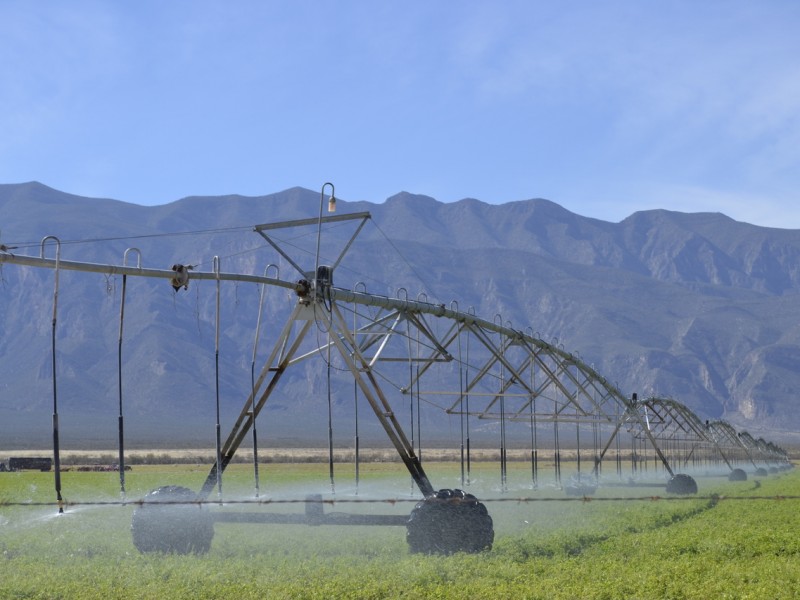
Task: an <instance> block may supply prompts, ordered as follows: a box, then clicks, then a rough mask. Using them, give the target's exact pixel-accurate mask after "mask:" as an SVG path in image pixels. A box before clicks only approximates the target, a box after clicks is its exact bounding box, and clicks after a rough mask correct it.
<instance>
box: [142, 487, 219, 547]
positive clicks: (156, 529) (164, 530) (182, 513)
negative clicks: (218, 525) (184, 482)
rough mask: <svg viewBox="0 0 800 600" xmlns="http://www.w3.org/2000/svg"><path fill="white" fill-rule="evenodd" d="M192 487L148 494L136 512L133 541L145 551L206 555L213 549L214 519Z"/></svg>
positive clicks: (170, 488)
mask: <svg viewBox="0 0 800 600" xmlns="http://www.w3.org/2000/svg"><path fill="white" fill-rule="evenodd" d="M194 502H197V494H195V493H194V492H193V491H192V490H190V489H188V488H185V487H180V486H175V485H168V486H163V487H160V488H158V489H155V490H153V491H151V492H149V493H148V494H147V495H145V497H144V499H143V504H142V506H140V507H139V508H137V509H136V510H135V511H134V513H133V520H132V521H131V533H132V534H133V544H134V546H136V548H137V549H138V550H139V552H141V553H142V554H146V553H149V552H162V553H169V554H205V553H206V552H208V550H209V549H210V548H211V540H212V539H213V537H214V522H213V520H212V519H211V515H209V514H208V513H207V512H206V511H204V510H203V508H202V506H200V505H196V506H195V505H193V504H192V503H194Z"/></svg>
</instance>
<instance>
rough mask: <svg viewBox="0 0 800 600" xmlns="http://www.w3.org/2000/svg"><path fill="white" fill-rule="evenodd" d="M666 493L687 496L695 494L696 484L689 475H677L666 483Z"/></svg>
mask: <svg viewBox="0 0 800 600" xmlns="http://www.w3.org/2000/svg"><path fill="white" fill-rule="evenodd" d="M667 493H668V494H678V495H680V496H689V495H691V494H696V493H697V482H696V481H695V480H694V479H693V478H692V477H690V476H689V475H684V474H683V473H678V474H677V475H675V476H674V477H672V478H671V479H670V480H669V481H668V482H667Z"/></svg>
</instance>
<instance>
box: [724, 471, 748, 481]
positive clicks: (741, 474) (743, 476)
mask: <svg viewBox="0 0 800 600" xmlns="http://www.w3.org/2000/svg"><path fill="white" fill-rule="evenodd" d="M728 481H747V473H746V472H745V470H744V469H734V470H733V471H731V472H730V473H729V474H728Z"/></svg>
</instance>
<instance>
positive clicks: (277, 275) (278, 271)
mask: <svg viewBox="0 0 800 600" xmlns="http://www.w3.org/2000/svg"><path fill="white" fill-rule="evenodd" d="M270 269H275V279H280V278H281V268H280V267H279V266H278V265H276V264H275V263H269V264H268V265H267V266H266V267H265V268H264V277H269V270H270Z"/></svg>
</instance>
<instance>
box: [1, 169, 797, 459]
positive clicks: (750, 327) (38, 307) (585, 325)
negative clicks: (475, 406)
mask: <svg viewBox="0 0 800 600" xmlns="http://www.w3.org/2000/svg"><path fill="white" fill-rule="evenodd" d="M319 201H320V196H319V193H318V192H314V191H310V190H305V189H301V188H294V189H290V190H286V191H283V192H280V193H275V194H270V195H266V196H263V197H258V198H252V197H241V196H226V197H191V198H184V199H182V200H179V201H176V202H173V203H170V204H166V205H162V206H154V207H143V206H137V205H131V204H126V203H123V202H119V201H115V200H110V199H92V198H83V197H78V196H73V195H70V194H66V193H63V192H60V191H56V190H53V189H50V188H48V187H46V186H44V185H41V184H38V183H27V184H18V185H0V243H4V244H7V245H14V246H18V248H17V249H14V250H11V251H12V252H16V253H20V254H31V255H39V254H40V252H42V248H41V245H40V242H41V240H42V238H43V237H44V236H46V235H56V236H58V238H59V239H60V240H61V257H62V258H63V259H65V260H78V261H85V262H103V263H106V262H109V263H114V264H122V260H123V258H122V257H123V253H124V252H125V250H126V248H129V247H136V248H137V249H139V250H140V252H141V257H142V265H143V266H145V267H151V268H169V267H170V265H172V264H174V263H183V264H192V265H196V269H197V270H201V271H210V270H211V269H212V260H213V257H214V256H219V257H220V263H221V267H222V270H223V271H230V272H242V273H253V274H261V273H263V271H264V269H265V267H266V266H267V264H269V263H278V264H280V268H281V276H282V277H283V278H285V279H291V278H293V277H295V275H296V274H293V273H292V269H291V267H290V266H289V265H288V264H286V262H285V261H282V260H281V259H280V257H279V256H277V254H276V253H275V252H274V251H273V250H272V249H271V248H269V246H268V245H266V244H265V242H264V240H263V239H262V238H260V237H259V236H258V235H257V234H255V233H253V231H252V227H253V225H255V224H258V223H267V222H273V221H280V220H287V219H300V218H311V217H314V216H315V215H316V214H317V212H318V209H319ZM338 210H339V211H340V212H354V211H369V212H370V213H371V214H372V219H371V221H370V222H369V223H368V224H367V226H366V227H365V228H364V230H363V232H362V233H361V235H360V236H359V237H358V239H357V241H356V242H355V243H354V245H353V247H352V249H351V250H350V252H349V253H348V257H347V259H346V260H345V261H344V262H343V263H342V265H341V267H339V268H338V269H337V271H336V273H335V282H334V283H335V284H336V285H337V286H342V287H353V286H355V285H357V284H358V285H359V286H362V287H366V288H367V289H368V290H369V291H370V292H371V293H377V294H386V295H390V296H394V295H395V294H397V290H398V289H399V288H403V290H404V291H403V292H402V293H406V294H408V296H409V297H417V296H418V295H420V297H423V298H427V299H428V300H429V301H433V302H442V303H447V304H449V303H450V302H451V301H453V300H455V301H457V302H458V305H459V306H460V307H461V308H462V309H464V308H466V307H474V309H475V312H476V313H477V314H478V315H480V316H483V317H485V318H488V319H492V318H493V317H494V316H495V315H500V318H502V319H503V321H504V322H511V323H512V324H513V325H514V327H516V328H518V329H526V328H528V327H530V330H531V331H533V332H536V333H538V335H539V336H540V337H542V338H544V339H548V340H551V339H553V338H557V340H558V343H559V344H562V345H563V346H564V347H565V348H566V349H568V350H570V351H578V352H579V353H580V355H581V357H582V358H583V359H584V360H585V361H586V362H588V363H592V364H594V365H595V367H596V369H597V370H598V371H599V372H601V373H603V374H604V375H605V376H606V377H607V378H609V379H610V380H612V381H615V382H617V384H618V386H619V387H620V389H622V390H624V391H626V392H628V391H629V392H634V391H635V392H637V393H638V394H639V395H640V396H641V395H644V396H646V395H651V394H655V395H659V396H669V397H673V398H676V399H678V400H680V401H681V402H683V403H685V404H687V405H688V406H690V407H691V408H692V409H693V410H695V411H696V412H697V413H698V414H700V415H702V416H705V417H707V418H725V419H727V420H729V421H731V422H732V423H733V424H734V425H735V426H737V427H738V428H740V429H748V430H750V431H754V432H758V431H762V430H763V431H770V432H771V433H773V439H774V436H775V434H776V433H777V434H778V435H780V432H785V431H794V430H796V429H800V414H798V411H797V410H796V407H797V399H796V391H797V390H798V389H800V369H798V364H800V363H799V362H798V359H800V326H799V324H800V304H798V302H797V299H798V292H800V260H798V259H799V258H800V231H796V230H780V229H768V228H762V227H756V226H753V225H749V224H746V223H740V222H736V221H733V220H732V219H730V218H728V217H726V216H724V215H722V214H706V213H697V214H683V213H675V212H670V211H666V210H655V211H645V212H639V213H635V214H633V215H631V216H630V217H628V218H627V219H625V220H624V221H622V222H620V223H609V222H604V221H600V220H596V219H590V218H586V217H582V216H580V215H576V214H573V213H571V212H569V211H567V210H565V209H564V208H562V207H560V206H558V205H557V204H554V203H552V202H549V201H547V200H541V199H534V200H528V201H522V202H512V203H507V204H502V205H489V204H485V203H482V202H479V201H477V200H471V199H465V200H462V201H460V202H455V203H451V204H443V203H440V202H437V201H436V200H434V199H432V198H427V197H424V196H417V195H412V194H407V193H401V194H398V195H396V196H394V197H392V198H389V199H388V200H387V201H386V202H384V203H383V204H371V203H365V202H355V203H348V202H344V201H340V205H339V209H338ZM312 229H313V228H312ZM345 229H346V228H345V227H342V228H335V227H334V228H331V229H326V232H325V236H323V246H322V255H323V257H327V256H331V255H334V247H336V246H337V245H341V244H342V243H343V240H346V239H347V237H348V236H349V233H350V232H349V231H345ZM283 241H284V242H285V243H287V244H288V245H289V247H291V248H293V249H295V250H296V252H297V253H298V256H299V257H300V259H299V260H305V261H307V263H308V264H310V265H313V253H314V245H315V242H316V232H315V231H311V232H308V233H307V234H305V235H303V236H298V237H297V238H287V239H285V240H283ZM54 253H55V247H54V245H53V244H52V242H51V243H48V244H47V245H46V246H45V248H44V254H45V255H46V256H48V257H52V256H54ZM131 260H136V258H135V256H132V257H129V264H130V261H131ZM120 288H121V278H120V277H119V276H113V277H106V276H102V275H97V274H86V273H75V272H63V273H61V281H60V291H59V299H58V302H59V315H58V324H57V329H56V335H57V348H58V350H57V353H58V354H57V356H58V367H57V369H58V370H57V373H58V397H59V402H60V413H61V415H62V416H61V421H62V429H63V430H64V433H63V435H62V437H63V438H64V439H65V440H66V441H67V443H73V444H75V445H84V446H85V445H87V444H90V443H97V444H103V443H104V442H105V441H107V440H108V439H113V438H114V436H115V435H116V428H115V427H116V416H117V410H116V406H117V405H116V401H117V394H118V379H117V351H118V343H119V309H120V306H119V298H120ZM127 293H128V297H127V300H126V321H125V335H124V338H123V339H124V345H123V349H124V353H123V372H124V373H125V381H124V383H125V388H126V415H127V417H126V418H127V419H128V424H129V427H130V428H131V431H132V434H131V439H132V440H134V442H132V443H135V442H136V441H138V443H141V444H145V445H146V444H152V443H163V444H167V445H169V443H170V441H171V442H174V443H185V444H193V443H202V440H203V439H205V438H208V439H209V440H210V439H211V438H212V435H213V427H214V422H213V419H214V417H213V393H214V392H213V386H214V360H215V357H214V319H215V316H214V315H215V302H214V294H215V289H214V284H213V282H195V283H193V284H192V285H190V288H189V290H187V291H183V290H181V291H180V292H178V293H175V292H174V291H173V290H172V288H171V287H169V285H168V284H167V283H165V282H163V281H161V280H142V279H140V280H134V279H131V280H129V281H128V292H127ZM52 300H53V273H52V271H49V270H45V269H33V268H23V267H18V266H16V265H5V266H2V269H1V270H0V333H1V334H2V335H0V444H2V443H8V444H25V443H33V442H32V440H34V439H43V438H46V435H47V433H48V431H49V426H50V418H51V416H50V415H51V412H52V367H51V364H52V356H51V345H50V335H51V332H52V322H51V319H52V314H51V313H52ZM267 302H268V306H269V311H268V312H270V314H271V315H274V317H275V319H274V323H275V325H274V326H275V327H277V326H280V324H282V321H281V319H280V315H282V314H285V312H286V310H288V308H287V307H288V306H289V305H290V303H291V302H292V299H291V298H289V297H288V296H287V294H286V292H285V291H282V290H276V291H274V292H271V293H270V294H269V296H268V299H267ZM222 306H223V307H224V312H223V319H222V323H223V325H222V339H221V342H220V361H221V369H220V373H221V390H222V394H221V395H222V398H223V406H224V409H225V414H226V417H225V418H226V419H229V418H232V417H230V416H228V415H232V414H233V413H238V409H239V407H240V406H241V403H242V401H243V399H244V398H243V395H244V396H246V394H247V390H248V389H249V385H250V367H251V361H252V358H251V357H252V349H253V330H254V327H255V319H256V312H257V306H258V289H257V287H256V286H253V285H245V284H237V285H228V286H225V289H224V291H223V300H222ZM269 326H270V321H269V320H268V322H267V324H266V327H267V328H268V327H269ZM324 386H325V382H324V376H323V373H321V372H320V371H319V369H318V368H315V367H313V366H312V365H310V364H309V366H307V367H305V368H304V370H301V371H298V373H296V374H293V375H292V376H291V377H290V378H289V379H288V381H286V385H285V391H284V392H283V393H282V395H281V397H280V398H276V399H275V402H274V403H273V404H272V405H271V407H270V411H271V412H270V413H268V414H269V415H272V416H271V417H270V416H268V418H266V419H265V424H264V427H265V429H266V430H267V431H266V433H265V435H266V436H268V435H271V436H272V438H273V439H274V441H275V443H276V444H280V443H281V440H283V441H284V442H285V441H287V440H293V439H296V438H298V437H300V438H307V439H309V440H312V441H313V440H314V439H320V440H322V439H324V431H325V428H324V421H325V418H326V413H325V411H322V410H317V409H316V408H312V405H313V402H314V400H313V399H314V398H315V397H318V396H319V395H320V394H321V393H323V392H322V390H324ZM334 401H335V403H336V406H337V418H338V419H339V420H340V427H339V428H338V429H337V435H338V436H339V437H340V438H341V439H345V438H346V437H347V436H349V435H350V428H351V426H350V425H349V423H350V421H351V417H352V411H353V406H352V403H353V398H352V383H350V384H346V383H345V382H344V381H343V380H342V381H341V382H338V381H337V382H336V384H335V385H334ZM313 406H316V405H313ZM299 415H303V416H302V417H299ZM425 419H426V428H427V429H426V432H427V435H428V436H430V438H432V439H435V438H437V436H440V437H441V438H442V439H446V438H447V436H448V435H449V434H448V431H450V430H451V429H452V425H451V424H448V421H447V418H446V417H444V416H443V415H435V414H426V415H425ZM376 435H378V434H377V432H376Z"/></svg>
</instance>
